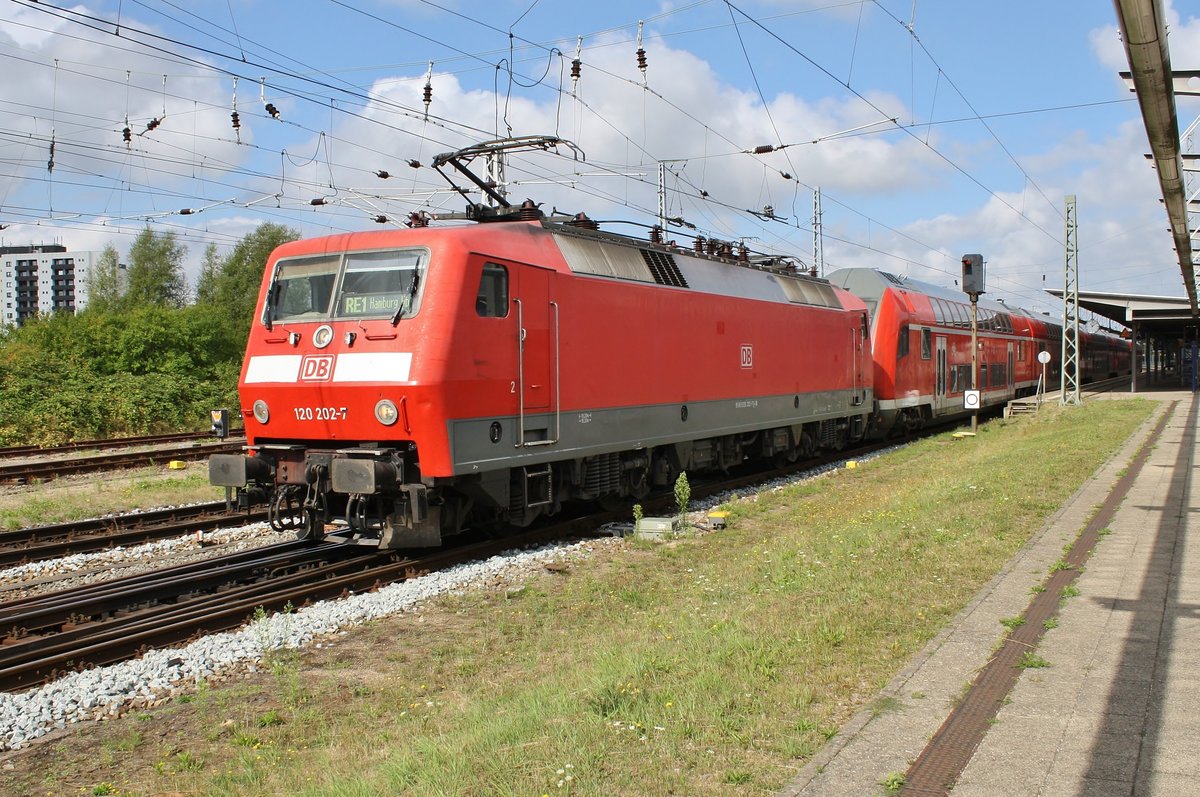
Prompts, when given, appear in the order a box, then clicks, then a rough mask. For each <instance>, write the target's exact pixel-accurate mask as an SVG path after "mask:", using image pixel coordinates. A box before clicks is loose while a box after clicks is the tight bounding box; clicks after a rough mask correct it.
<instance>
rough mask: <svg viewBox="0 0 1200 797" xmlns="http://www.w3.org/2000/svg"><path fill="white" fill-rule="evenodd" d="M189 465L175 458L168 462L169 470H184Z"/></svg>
mask: <svg viewBox="0 0 1200 797" xmlns="http://www.w3.org/2000/svg"><path fill="white" fill-rule="evenodd" d="M186 467H187V463H186V462H184V461H183V460H181V459H173V460H171V461H170V462H168V463H167V470H183V469H184V468H186Z"/></svg>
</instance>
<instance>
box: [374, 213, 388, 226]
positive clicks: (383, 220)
mask: <svg viewBox="0 0 1200 797" xmlns="http://www.w3.org/2000/svg"><path fill="white" fill-rule="evenodd" d="M387 220H388V218H387V216H383V215H380V216H376V217H375V223H376V224H387Z"/></svg>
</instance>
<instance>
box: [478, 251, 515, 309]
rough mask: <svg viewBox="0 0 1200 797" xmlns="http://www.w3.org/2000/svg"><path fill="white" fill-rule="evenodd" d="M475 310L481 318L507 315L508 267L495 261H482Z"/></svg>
mask: <svg viewBox="0 0 1200 797" xmlns="http://www.w3.org/2000/svg"><path fill="white" fill-rule="evenodd" d="M475 312H476V313H478V314H479V315H480V316H482V317H483V318H505V317H507V316H508V269H506V268H505V267H504V266H501V265H498V264H496V263H484V264H483V274H482V276H480V278H479V293H477V294H476V295H475Z"/></svg>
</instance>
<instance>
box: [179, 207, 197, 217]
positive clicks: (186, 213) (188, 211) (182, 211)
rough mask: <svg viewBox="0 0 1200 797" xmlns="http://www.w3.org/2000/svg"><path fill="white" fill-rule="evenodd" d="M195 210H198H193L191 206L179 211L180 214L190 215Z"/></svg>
mask: <svg viewBox="0 0 1200 797" xmlns="http://www.w3.org/2000/svg"><path fill="white" fill-rule="evenodd" d="M195 212H196V211H194V210H192V209H191V208H183V209H181V210H180V211H179V215H180V216H190V215H192V214H193V213H195Z"/></svg>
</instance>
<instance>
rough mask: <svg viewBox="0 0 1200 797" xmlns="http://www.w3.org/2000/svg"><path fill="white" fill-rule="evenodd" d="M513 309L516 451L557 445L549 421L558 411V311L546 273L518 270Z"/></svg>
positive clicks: (553, 422) (525, 268)
mask: <svg viewBox="0 0 1200 797" xmlns="http://www.w3.org/2000/svg"><path fill="white" fill-rule="evenodd" d="M512 272H513V276H514V277H515V279H514V280H513V283H514V284H513V286H512V299H511V302H512V306H513V310H514V313H513V316H514V318H515V323H516V338H517V340H516V346H517V354H518V357H517V374H516V378H515V385H514V393H515V394H516V395H517V412H518V415H519V419H518V424H519V429H518V438H517V444H518V445H545V444H548V443H553V442H556V441H557V438H558V430H557V428H556V427H557V423H556V420H555V418H554V417H553V415H556V414H557V411H558V409H559V407H558V403H559V396H558V359H559V306H558V302H557V301H555V298H554V275H555V272H554V271H551V270H549V269H544V268H536V267H534V266H524V265H523V266H518V267H516V268H514V269H513V270H512Z"/></svg>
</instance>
